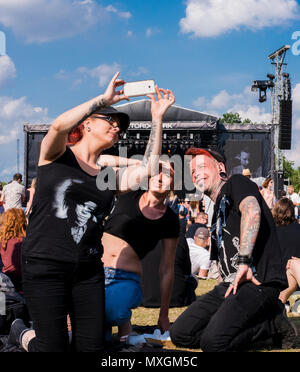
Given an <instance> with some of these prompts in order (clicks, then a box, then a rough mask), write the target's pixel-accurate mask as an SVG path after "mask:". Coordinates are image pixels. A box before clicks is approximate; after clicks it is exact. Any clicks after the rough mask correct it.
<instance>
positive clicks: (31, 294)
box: [9, 73, 175, 352]
mask: <svg viewBox="0 0 300 372" xmlns="http://www.w3.org/2000/svg"><path fill="white" fill-rule="evenodd" d="M118 76H119V73H117V74H116V75H115V76H114V77H113V79H112V80H111V82H110V83H109V85H108V87H107V89H106V91H105V93H104V94H103V95H99V96H97V97H95V98H93V99H91V100H90V101H87V102H85V103H83V104H81V105H79V106H76V107H75V108H73V109H71V110H69V111H66V112H65V113H63V114H62V115H60V116H58V117H57V118H56V119H55V120H54V122H53V123H52V125H51V127H50V129H49V131H48V133H47V135H46V136H45V137H44V139H43V141H42V144H41V150H40V158H39V162H38V176H37V186H36V191H35V196H34V201H33V206H32V212H31V214H30V221H29V226H28V230H27V236H26V239H25V241H24V245H23V249H22V272H23V290H24V295H25V300H26V303H27V305H28V308H29V312H30V315H31V318H32V320H33V324H34V330H28V329H26V327H25V325H24V323H23V322H22V321H21V320H20V319H18V320H16V321H15V322H14V323H13V324H12V327H11V331H10V337H9V341H10V342H11V343H18V342H20V344H21V345H22V346H23V348H24V349H25V350H28V351H52V352H53V351H68V350H69V339H68V330H67V314H69V315H70V319H71V325H72V344H71V348H72V350H73V351H91V352H99V351H101V350H103V348H104V339H105V337H104V333H105V332H104V314H105V304H104V299H105V294H104V271H103V265H102V262H101V256H102V252H103V248H102V245H101V237H102V232H103V220H104V218H105V217H106V216H107V215H108V214H109V212H110V210H111V207H112V204H113V200H114V197H115V194H116V193H119V192H122V191H127V190H128V189H130V188H131V187H136V186H137V184H138V183H139V182H140V181H142V180H144V179H146V178H149V176H150V174H151V171H152V170H153V168H154V167H155V164H154V163H155V162H154V160H153V159H154V158H156V156H154V157H153V156H152V155H159V153H160V151H161V133H162V118H163V115H164V114H165V112H166V111H167V109H168V108H169V107H170V106H171V105H172V104H173V103H174V101H175V99H174V95H173V93H172V92H171V91H169V90H163V89H159V88H158V87H156V95H157V98H156V97H155V96H154V95H150V96H149V98H150V99H151V113H152V128H151V132H150V137H149V142H148V145H147V148H146V152H145V155H144V160H143V162H142V163H141V165H140V166H134V167H128V168H123V169H122V170H120V172H119V170H118V169H116V168H109V167H106V168H102V169H101V168H100V167H99V165H98V164H97V159H98V157H99V156H100V154H101V153H102V151H103V150H105V149H108V148H110V147H112V146H113V145H114V144H115V143H116V142H117V141H118V137H119V134H120V133H122V132H125V131H126V129H127V128H128V126H129V117H128V115H127V114H125V113H122V112H119V111H117V110H116V109H114V108H113V107H111V105H113V104H116V103H117V102H119V101H121V100H123V99H126V100H128V99H129V98H128V97H126V96H125V95H124V94H123V91H122V90H121V91H117V88H118V87H121V86H122V85H123V84H124V81H123V80H120V79H118ZM67 143H72V144H73V145H72V146H71V147H68V146H67ZM156 160H157V159H156ZM114 181H115V182H114Z"/></svg>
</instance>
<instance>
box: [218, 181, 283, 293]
mask: <svg viewBox="0 0 300 372" xmlns="http://www.w3.org/2000/svg"><path fill="white" fill-rule="evenodd" d="M248 196H254V197H255V198H256V199H257V201H258V203H259V205H260V208H261V223H260V229H259V232H258V236H257V239H256V243H255V246H254V249H253V254H252V258H253V267H252V268H253V271H254V273H255V276H256V277H257V279H258V280H259V281H260V282H261V283H272V284H274V285H275V286H276V287H278V288H284V287H286V286H287V282H286V274H285V270H283V268H282V265H281V262H282V255H281V251H280V247H279V242H278V238H277V234H276V227H275V223H274V220H273V217H272V214H271V212H270V210H269V208H268V206H267V204H266V202H265V201H264V199H263V197H262V196H261V194H260V192H259V190H258V188H257V185H256V184H255V183H254V182H252V181H250V180H249V179H248V178H247V177H244V176H242V175H234V176H232V177H231V178H229V180H228V181H227V182H226V184H225V185H224V186H223V187H222V189H221V191H220V193H219V196H218V198H217V201H216V204H215V209H214V216H213V222H212V228H211V230H212V249H211V259H212V260H219V262H220V273H221V276H222V278H223V280H225V281H230V278H231V277H233V274H234V273H236V271H237V268H238V265H237V258H238V253H239V247H240V224H241V213H240V211H239V205H240V203H241V201H242V200H243V199H245V198H246V197H248Z"/></svg>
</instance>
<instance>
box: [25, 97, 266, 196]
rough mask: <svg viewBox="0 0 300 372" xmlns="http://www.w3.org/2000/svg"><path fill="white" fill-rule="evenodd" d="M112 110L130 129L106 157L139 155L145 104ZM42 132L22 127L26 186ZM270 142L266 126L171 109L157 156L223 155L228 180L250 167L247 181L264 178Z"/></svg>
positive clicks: (146, 127) (146, 121)
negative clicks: (194, 150) (201, 151)
mask: <svg viewBox="0 0 300 372" xmlns="http://www.w3.org/2000/svg"><path fill="white" fill-rule="evenodd" d="M116 108H117V109H119V110H120V111H122V112H126V113H127V114H128V115H129V116H130V119H131V124H130V127H129V129H128V131H127V133H126V134H125V135H124V136H123V137H122V138H120V140H119V141H118V143H117V144H116V145H115V146H114V147H113V148H111V149H109V150H108V151H106V153H110V154H113V155H119V154H120V155H121V156H123V154H124V149H126V152H127V157H131V156H133V155H137V154H140V155H143V154H144V152H145V148H146V145H147V141H148V138H149V134H150V129H151V112H150V101H149V100H139V101H135V102H132V103H127V104H123V105H119V106H116ZM48 129H49V125H47V124H45V125H31V124H25V125H24V132H25V146H24V149H25V154H24V160H25V164H24V173H25V185H26V187H29V185H30V183H31V180H32V178H33V177H35V176H36V174H37V161H38V157H39V152H40V145H41V141H42V139H43V137H44V136H45V134H46V133H47V131H48ZM272 141H273V132H272V126H271V125H265V124H264V125H254V124H245V125H244V124H243V125H241V124H222V123H221V122H220V121H219V119H218V118H217V117H215V116H212V115H208V114H204V113H201V112H199V111H195V110H190V109H187V108H183V107H179V106H176V105H174V106H172V107H170V108H169V110H168V111H167V113H166V115H165V117H164V122H163V141H162V153H163V154H167V155H169V156H170V157H172V156H173V155H180V156H181V157H183V156H184V154H185V152H186V150H187V149H188V148H189V147H192V146H195V147H203V148H211V149H216V150H218V151H220V152H221V153H223V154H224V155H225V156H226V158H227V168H228V174H229V175H231V174H235V173H241V172H240V171H239V170H240V169H242V168H241V167H244V168H250V170H251V172H252V173H253V177H266V176H267V175H268V174H269V171H270V169H271V167H272V156H271V152H272V143H273V142H272ZM121 151H123V153H121ZM245 158H247V159H245ZM241 159H242V160H241ZM182 164H183V169H182V174H183V176H184V177H185V178H186V179H187V180H188V181H187V183H188V184H191V179H190V175H189V171H188V167H186V166H184V162H182ZM244 165H245V166H244ZM193 192H195V190H194V189H193V190H188V191H187V190H185V189H184V188H183V189H182V190H181V192H179V195H180V196H181V197H184V196H185V194H186V193H189V194H190V193H193Z"/></svg>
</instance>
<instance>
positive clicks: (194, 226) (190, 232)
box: [186, 222, 207, 239]
mask: <svg viewBox="0 0 300 372" xmlns="http://www.w3.org/2000/svg"><path fill="white" fill-rule="evenodd" d="M199 227H207V226H206V225H204V223H199V222H195V223H192V224H191V226H190V227H189V228H188V231H187V232H186V238H187V239H188V238H192V239H194V236H195V232H196V230H197V229H199Z"/></svg>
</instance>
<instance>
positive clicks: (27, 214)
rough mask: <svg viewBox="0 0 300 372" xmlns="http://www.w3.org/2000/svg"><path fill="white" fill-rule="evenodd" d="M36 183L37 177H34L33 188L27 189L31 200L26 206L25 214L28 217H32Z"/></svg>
mask: <svg viewBox="0 0 300 372" xmlns="http://www.w3.org/2000/svg"><path fill="white" fill-rule="evenodd" d="M36 181H37V177H34V178H33V180H32V181H31V186H30V187H29V188H28V189H27V191H28V192H29V199H28V202H27V204H26V212H25V214H26V217H28V216H29V215H30V213H31V210H32V202H33V197H34V193H35V187H36Z"/></svg>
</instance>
